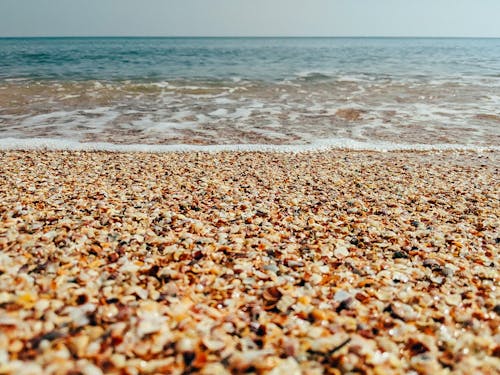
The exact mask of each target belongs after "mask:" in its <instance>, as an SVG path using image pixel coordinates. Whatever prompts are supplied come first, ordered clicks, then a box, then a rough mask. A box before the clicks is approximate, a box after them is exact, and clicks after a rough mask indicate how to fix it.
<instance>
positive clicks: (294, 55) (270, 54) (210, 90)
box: [0, 38, 500, 150]
mask: <svg viewBox="0 0 500 375" xmlns="http://www.w3.org/2000/svg"><path fill="white" fill-rule="evenodd" d="M37 146H48V147H52V148H61V147H68V148H98V149H99V148H102V149H106V148H107V149H141V150H143V149H151V150H154V149H158V150H163V149H164V150H170V149H197V148H204V147H205V146H209V147H212V148H219V149H231V148H240V149H241V148H247V149H254V148H265V149H273V148H274V149H294V148H295V149H297V148H299V149H300V148H303V149H314V148H318V147H351V148H366V149H379V148H384V149H387V148H391V149H406V148H418V149H426V148H470V149H478V148H494V149H498V148H500V39H426V38H423V39H418V38H26V39H23V38H6V39H0V148H4V149H5V148H12V147H14V148H16V147H37Z"/></svg>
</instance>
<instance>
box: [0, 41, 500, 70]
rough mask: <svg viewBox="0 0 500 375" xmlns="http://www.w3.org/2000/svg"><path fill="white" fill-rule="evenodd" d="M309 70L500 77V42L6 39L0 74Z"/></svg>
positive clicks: (0, 53) (0, 49) (0, 45)
mask: <svg viewBox="0 0 500 375" xmlns="http://www.w3.org/2000/svg"><path fill="white" fill-rule="evenodd" d="M303 72H321V73H325V74H326V75H328V74H331V75H341V74H367V75H374V76H383V75H386V76H408V77H413V76H417V77H418V76H419V75H429V76H442V75H447V76H448V75H474V76H477V75H480V76H486V77H487V76H499V75H500V39H433V38H426V39H425V38H424V39H414V38H28V39H22V38H21V39H20V38H13V39H0V77H1V78H12V77H24V78H35V79H68V80H89V79H96V80H107V79H110V80H111V79H114V80H122V79H138V80H142V79H144V80H159V79H173V78H174V79H175V78H185V79H193V78H203V79H207V78H208V79H217V78H230V77H241V78H247V79H263V80H279V79H286V78H291V77H294V75H296V74H301V73H303Z"/></svg>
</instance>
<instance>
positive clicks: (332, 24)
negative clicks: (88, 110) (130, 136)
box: [0, 0, 500, 37]
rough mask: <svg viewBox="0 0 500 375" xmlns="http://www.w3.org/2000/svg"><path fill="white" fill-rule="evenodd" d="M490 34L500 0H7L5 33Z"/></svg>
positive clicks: (1, 23)
mask: <svg viewBox="0 0 500 375" xmlns="http://www.w3.org/2000/svg"><path fill="white" fill-rule="evenodd" d="M82 35H88V36H94V35H101V36H102V35H136V36H142V35H155V36H156V35H157V36H164V35H165V36H169V35H176V36H177V35H184V36H193V35H195V36H198V35H199V36H214V35H217V36H248V35H253V36H266V35H277V36H478V37H481V36H489V37H500V0H0V36H82Z"/></svg>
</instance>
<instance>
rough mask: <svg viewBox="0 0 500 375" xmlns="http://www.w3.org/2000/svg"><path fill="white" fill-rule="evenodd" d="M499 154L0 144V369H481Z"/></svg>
mask: <svg viewBox="0 0 500 375" xmlns="http://www.w3.org/2000/svg"><path fill="white" fill-rule="evenodd" d="M499 161H500V153H499V152H483V153H477V152H466V151H446V152H410V151H400V152H397V151H396V152H385V153H384V152H368V151H343V150H336V151H327V152H311V153H298V154H292V153H257V152H221V153H196V152H191V153H163V154H162V153H158V154H154V153H113V152H69V151H57V152H55V151H52V152H50V151H47V152H44V151H29V152H22V151H4V152H0V181H1V183H0V219H1V223H0V373H18V374H38V373H42V372H44V373H55V374H56V373H57V374H59V373H61V374H62V373H68V372H71V371H73V372H74V373H83V374H99V373H101V372H106V373H128V374H135V373H148V372H149V373H172V374H181V373H189V372H201V373H204V374H224V373H238V372H250V373H258V374H260V373H271V374H288V375H292V374H300V373H304V374H321V373H333V374H336V373H349V372H350V373H353V372H361V373H363V372H364V373H377V374H391V373H394V374H400V373H415V374H416V373H419V374H438V373H449V372H456V373H469V374H477V373H483V374H494V373H496V372H495V371H497V369H498V368H500V333H499V328H498V327H499V326H500V318H499V315H500V289H499V288H498V285H499V281H500V277H499V273H498V267H499V261H500V259H499V252H498V250H499V242H500V234H499V222H500V221H499V213H500V201H499V197H500V183H499V166H500V163H499Z"/></svg>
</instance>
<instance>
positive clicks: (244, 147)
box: [0, 138, 500, 153]
mask: <svg viewBox="0 0 500 375" xmlns="http://www.w3.org/2000/svg"><path fill="white" fill-rule="evenodd" d="M331 149H350V150H360V151H362V150H363V151H381V152H387V151H401V150H408V151H447V150H455V151H477V152H485V151H500V147H498V146H491V147H479V146H474V145H457V144H436V145H428V144H398V143H390V142H373V143H368V142H359V141H356V140H352V139H348V138H335V139H324V140H317V141H314V142H313V143H310V144H302V145H269V144H228V145H189V144H176V145H151V144H128V145H123V144H114V143H105V142H93V143H82V142H78V141H73V140H64V139H54V138H29V139H20V138H2V139H0V150H3V151H7V150H53V151H113V152H155V153H162V152H190V151H196V152H222V151H254V152H255V151H258V152H291V153H300V152H311V151H327V150H331Z"/></svg>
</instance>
